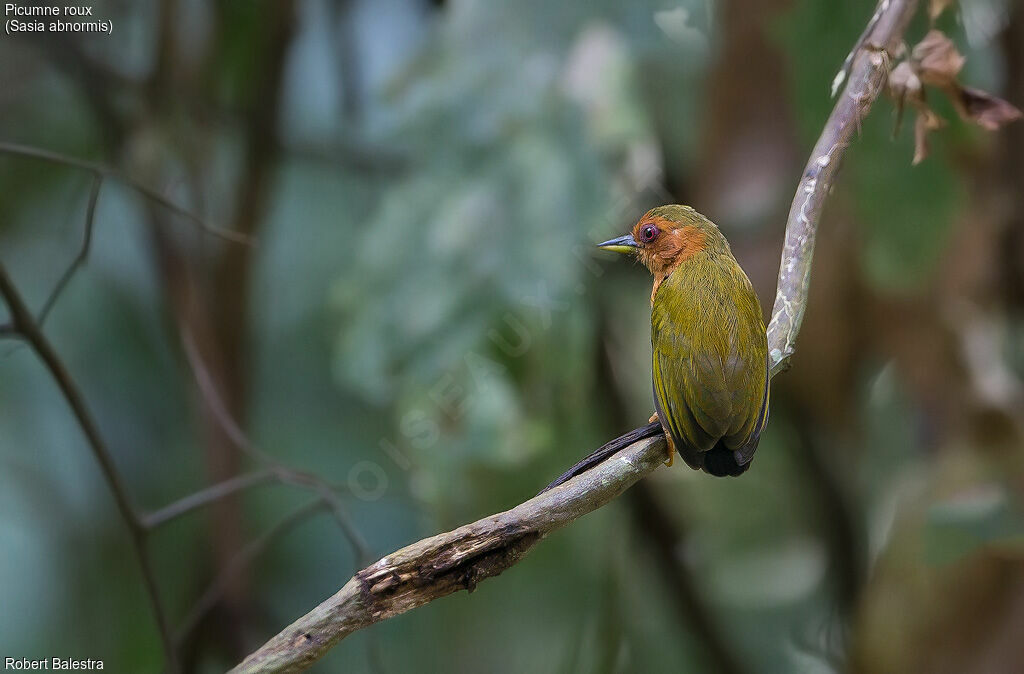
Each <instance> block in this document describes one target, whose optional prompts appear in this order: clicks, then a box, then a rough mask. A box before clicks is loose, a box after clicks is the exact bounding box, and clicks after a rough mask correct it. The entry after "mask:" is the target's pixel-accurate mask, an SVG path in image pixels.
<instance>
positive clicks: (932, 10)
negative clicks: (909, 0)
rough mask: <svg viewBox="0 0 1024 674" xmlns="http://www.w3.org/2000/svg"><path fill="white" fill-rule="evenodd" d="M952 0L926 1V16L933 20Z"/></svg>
mask: <svg viewBox="0 0 1024 674" xmlns="http://www.w3.org/2000/svg"><path fill="white" fill-rule="evenodd" d="M953 2H954V0H931V2H930V3H928V17H929V18H930V19H931V20H932V21H935V19H937V18H939V16H940V15H941V14H942V13H943V12H945V11H946V8H947V7H949V6H950V5H952V4H953Z"/></svg>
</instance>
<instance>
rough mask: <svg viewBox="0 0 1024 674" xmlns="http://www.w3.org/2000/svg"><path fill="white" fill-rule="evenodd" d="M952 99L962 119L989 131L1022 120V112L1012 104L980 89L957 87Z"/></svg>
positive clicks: (951, 95)
mask: <svg viewBox="0 0 1024 674" xmlns="http://www.w3.org/2000/svg"><path fill="white" fill-rule="evenodd" d="M950 98H951V99H952V100H953V105H954V106H955V107H956V110H957V112H959V113H960V116H961V117H963V118H964V119H966V120H968V121H971V122H974V123H975V124H977V125H978V126H980V127H981V128H983V129H988V130H989V131H996V130H998V129H999V128H1000V127H1002V126H1004V125H1006V124H1009V123H1010V122H1015V121H1017V120H1018V119H1020V118H1021V111H1020V110H1019V109H1018V108H1017V107H1016V106H1014V105H1013V104H1012V103H1009V102H1007V101H1004V100H1003V99H1001V98H999V97H998V96H993V95H992V94H990V93H988V92H985V91H982V90H980V89H973V88H971V87H965V86H961V85H957V86H956V90H955V92H952V93H951V94H950Z"/></svg>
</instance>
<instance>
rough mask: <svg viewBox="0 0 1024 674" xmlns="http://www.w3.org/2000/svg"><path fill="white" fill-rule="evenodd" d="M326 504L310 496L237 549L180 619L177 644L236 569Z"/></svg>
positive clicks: (203, 613) (196, 621)
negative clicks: (311, 498) (303, 502)
mask: <svg viewBox="0 0 1024 674" xmlns="http://www.w3.org/2000/svg"><path fill="white" fill-rule="evenodd" d="M326 506H327V504H326V503H325V502H324V500H323V498H316V499H313V500H312V501H310V502H308V503H306V504H304V505H302V506H300V507H298V508H296V509H295V510H293V511H292V512H290V513H289V514H287V515H285V516H284V517H283V518H281V519H280V520H278V522H277V523H276V524H274V526H272V527H270V528H269V529H267V530H266V531H264V532H263V533H262V534H260V535H259V536H258V537H256V538H254V539H252V540H251V541H249V542H248V543H247V544H246V545H245V547H244V548H242V549H241V550H239V551H238V553H237V554H235V556H234V557H232V558H231V560H230V561H229V562H228V563H227V564H226V565H225V566H224V568H222V569H221V570H220V573H219V574H217V578H215V579H214V581H213V582H212V583H210V586H209V587H207V588H206V591H205V592H203V594H202V596H201V597H200V598H199V601H197V602H196V604H195V606H193V607H192V610H191V611H189V614H188V615H187V616H186V617H185V619H184V620H183V621H182V624H181V627H180V628H178V631H177V632H175V634H174V640H175V644H176V646H180V645H181V643H182V642H183V641H184V640H185V639H187V638H188V636H189V635H190V634H192V632H193V631H194V630H195V629H196V628H197V627H198V626H199V624H200V623H201V622H202V620H203V618H205V617H206V614H207V613H209V612H210V609H212V608H213V607H214V606H216V605H217V602H219V601H220V598H221V595H223V594H224V590H225V588H226V587H227V586H228V584H230V583H231V581H232V579H233V578H234V577H235V575H236V574H237V573H238V572H239V571H241V570H242V569H243V568H245V567H246V566H248V565H249V564H251V563H252V562H253V560H255V559H256V558H257V557H259V556H260V555H261V554H263V553H264V552H265V551H266V550H267V549H268V548H270V546H271V545H273V544H274V543H275V542H276V541H277V540H278V539H279V538H281V537H282V536H284V535H285V534H287V533H288V532H290V531H291V530H292V529H294V528H295V527H296V526H298V525H299V524H301V523H303V522H304V521H306V520H307V519H308V518H309V516H310V515H314V514H316V513H317V512H319V511H320V510H323V509H324V508H325V507H326Z"/></svg>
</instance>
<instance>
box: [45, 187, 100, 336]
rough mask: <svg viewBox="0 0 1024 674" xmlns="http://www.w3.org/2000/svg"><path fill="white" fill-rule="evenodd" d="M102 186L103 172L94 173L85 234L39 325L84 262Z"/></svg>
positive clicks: (46, 303) (89, 244) (86, 214)
mask: <svg viewBox="0 0 1024 674" xmlns="http://www.w3.org/2000/svg"><path fill="white" fill-rule="evenodd" d="M102 186H103V174H101V173H94V174H93V178H92V190H91V191H90V192H89V205H88V206H87V207H86V209H85V234H84V235H83V236H82V247H81V248H80V249H79V250H78V254H77V255H75V259H74V260H72V261H71V264H70V265H68V268H67V269H65V270H64V273H63V274H61V277H60V280H59V281H57V285H55V286H54V287H53V291H51V292H50V296H49V297H47V298H46V302H45V303H44V304H43V308H42V309H41V310H40V311H39V327H42V326H43V323H45V322H46V317H47V316H49V315H50V310H51V309H53V305H54V304H56V303H57V299H58V298H59V297H60V294H61V293H62V292H64V288H65V286H67V284H68V283H69V282H70V281H71V278H72V277H73V276H74V275H75V272H77V271H78V268H79V267H81V266H82V265H83V264H84V263H85V259H86V258H87V257H89V248H90V246H92V228H93V223H94V222H95V220H96V204H97V203H98V202H99V198H100V188H101V187H102Z"/></svg>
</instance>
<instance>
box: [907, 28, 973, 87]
mask: <svg viewBox="0 0 1024 674" xmlns="http://www.w3.org/2000/svg"><path fill="white" fill-rule="evenodd" d="M911 58H912V59H913V60H914V63H915V64H916V66H917V67H916V70H917V74H918V77H920V78H921V81H922V82H924V83H925V84H932V85H935V86H939V87H944V86H948V85H950V84H953V83H955V82H956V76H957V75H959V74H960V69H961V68H963V67H964V60H965V59H964V57H963V56H962V55H961V54H960V52H959V51H958V50H957V48H956V45H954V44H953V41H952V40H950V39H949V38H948V37H946V34H945V33H943V32H942V31H941V30H934V29H933V30H930V31H928V34H927V35H925V36H924V39H923V40H921V41H920V42H918V43H917V45H915V46H914V50H913V52H912V53H911Z"/></svg>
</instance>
